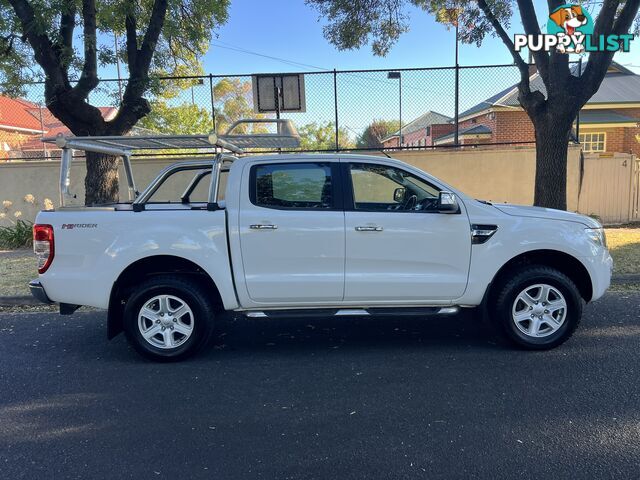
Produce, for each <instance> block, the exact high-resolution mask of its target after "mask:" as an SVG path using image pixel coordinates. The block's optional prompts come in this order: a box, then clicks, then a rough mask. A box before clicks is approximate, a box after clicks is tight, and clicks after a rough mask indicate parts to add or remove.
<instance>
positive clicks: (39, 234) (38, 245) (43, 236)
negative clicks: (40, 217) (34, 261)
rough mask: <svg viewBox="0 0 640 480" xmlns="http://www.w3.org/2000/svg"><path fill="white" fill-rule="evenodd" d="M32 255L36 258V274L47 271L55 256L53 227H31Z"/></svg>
mask: <svg viewBox="0 0 640 480" xmlns="http://www.w3.org/2000/svg"><path fill="white" fill-rule="evenodd" d="M33 253H35V254H36V257H38V273H44V272H46V271H47V269H48V268H49V266H50V265H51V262H53V256H54V254H55V244H54V241H53V227H52V226H51V225H38V224H36V225H34V226H33Z"/></svg>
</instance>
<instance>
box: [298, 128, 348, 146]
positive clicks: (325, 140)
mask: <svg viewBox="0 0 640 480" xmlns="http://www.w3.org/2000/svg"><path fill="white" fill-rule="evenodd" d="M298 133H299V134H300V146H301V147H302V148H303V149H304V150H335V148H336V127H335V123H333V122H327V123H320V124H318V123H316V122H313V123H308V124H306V125H303V126H302V127H300V128H299V129H298ZM338 145H339V146H340V148H353V147H354V146H355V144H354V142H353V140H352V138H351V136H350V135H349V132H348V131H347V130H346V129H344V128H338Z"/></svg>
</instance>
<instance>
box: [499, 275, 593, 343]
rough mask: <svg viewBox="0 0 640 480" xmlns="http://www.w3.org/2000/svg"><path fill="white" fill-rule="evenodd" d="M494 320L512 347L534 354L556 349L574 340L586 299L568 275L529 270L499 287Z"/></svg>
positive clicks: (505, 281)
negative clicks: (512, 344) (583, 299)
mask: <svg viewBox="0 0 640 480" xmlns="http://www.w3.org/2000/svg"><path fill="white" fill-rule="evenodd" d="M498 288H499V290H498V295H497V296H496V297H495V298H496V301H495V305H494V306H493V308H492V309H490V313H491V317H492V320H493V321H495V322H497V325H498V326H499V327H500V331H501V333H503V334H504V336H505V337H506V338H507V339H508V340H510V341H511V342H512V343H514V344H516V345H518V346H520V347H522V348H526V349H530V350H545V349H550V348H553V347H556V346H558V345H560V344H562V343H564V342H565V341H567V340H568V339H569V337H571V335H572V334H573V332H574V331H575V329H576V328H577V327H578V324H579V323H580V319H581V317H582V304H583V301H582V298H581V297H580V292H579V291H578V288H577V287H576V285H575V284H574V283H573V282H572V281H571V279H570V278H569V277H567V276H566V275H565V274H564V273H562V272H560V271H558V270H555V269H553V268H550V267H546V266H535V265H533V266H528V267H525V268H524V269H523V270H520V271H519V272H517V273H515V274H514V275H513V276H512V277H511V278H508V279H505V280H504V281H503V282H502V283H501V284H500V285H499V287H498Z"/></svg>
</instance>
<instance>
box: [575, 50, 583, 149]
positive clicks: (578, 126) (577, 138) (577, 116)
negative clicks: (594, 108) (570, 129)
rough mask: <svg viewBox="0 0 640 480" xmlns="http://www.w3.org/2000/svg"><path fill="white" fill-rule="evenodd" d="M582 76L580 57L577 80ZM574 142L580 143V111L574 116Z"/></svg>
mask: <svg viewBox="0 0 640 480" xmlns="http://www.w3.org/2000/svg"><path fill="white" fill-rule="evenodd" d="M581 76H582V57H580V59H579V60H578V78H580V77H581ZM576 141H577V142H578V143H580V110H578V114H577V115H576Z"/></svg>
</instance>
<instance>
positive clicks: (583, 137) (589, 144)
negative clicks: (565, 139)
mask: <svg viewBox="0 0 640 480" xmlns="http://www.w3.org/2000/svg"><path fill="white" fill-rule="evenodd" d="M587 135H589V137H588V138H589V139H588V140H587ZM594 135H595V136H596V140H594ZM600 135H602V140H600V138H599V136H600ZM578 141H579V142H580V145H582V151H583V152H585V153H604V152H606V151H607V132H581V133H580V134H579V135H578ZM600 144H602V149H600V148H599V147H598V146H599V145H600ZM594 145H596V148H595V149H594V148H593V146H594Z"/></svg>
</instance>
